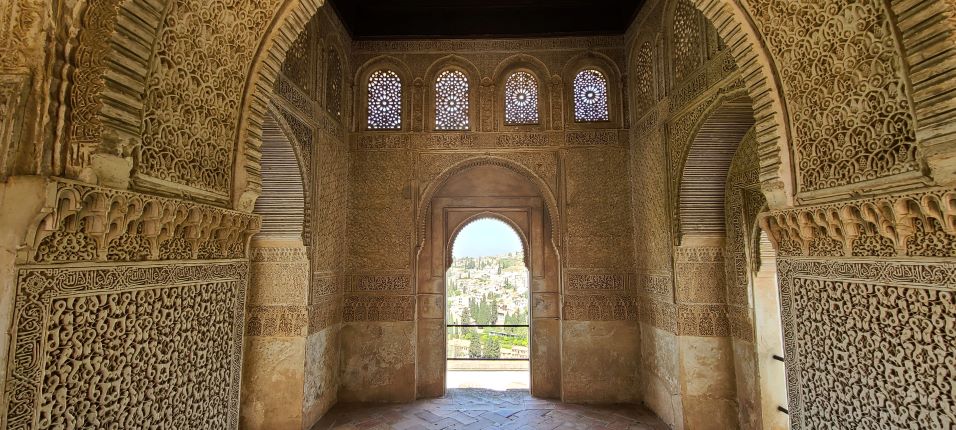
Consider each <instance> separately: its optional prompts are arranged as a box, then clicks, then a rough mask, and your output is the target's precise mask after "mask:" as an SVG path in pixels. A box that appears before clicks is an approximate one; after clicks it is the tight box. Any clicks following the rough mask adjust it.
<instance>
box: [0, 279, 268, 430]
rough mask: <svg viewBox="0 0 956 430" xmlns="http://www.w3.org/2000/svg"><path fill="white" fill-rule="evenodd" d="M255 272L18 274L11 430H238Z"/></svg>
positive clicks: (9, 408)
mask: <svg viewBox="0 0 956 430" xmlns="http://www.w3.org/2000/svg"><path fill="white" fill-rule="evenodd" d="M248 270H249V267H248V265H247V264H246V263H240V262H223V263H219V264H208V263H201V264H197V263H181V264H175V265H167V264H148V265H143V264H137V265H126V266H115V265H114V266H111V267H104V266H97V267H93V266H75V267H68V266H59V267H57V268H49V267H46V268H34V269H24V270H21V271H20V273H19V279H18V286H17V303H16V308H15V310H14V325H15V327H16V329H15V336H14V338H13V339H12V341H13V344H14V348H13V352H12V357H15V358H13V359H11V363H12V365H11V368H10V372H11V376H10V379H8V381H7V384H8V386H7V388H8V390H9V391H8V393H9V394H10V395H9V396H7V398H6V402H7V404H6V405H5V406H6V411H7V416H6V425H7V427H6V428H9V429H16V430H28V429H90V428H103V429H105V428H141V429H159V428H183V429H185V428H204V429H205V428H208V429H216V430H226V429H234V428H237V426H238V415H237V412H238V402H239V377H240V367H241V346H242V312H243V309H244V308H245V302H244V298H245V286H246V274H247V273H248Z"/></svg>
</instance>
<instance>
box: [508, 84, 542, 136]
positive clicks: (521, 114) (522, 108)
mask: <svg viewBox="0 0 956 430" xmlns="http://www.w3.org/2000/svg"><path fill="white" fill-rule="evenodd" d="M504 90H505V94H504V99H505V100H504V101H505V124H507V125H527V124H537V123H538V122H539V115H538V80H537V79H536V78H535V77H534V75H532V74H530V73H528V72H520V71H519V72H514V73H512V74H511V76H508V79H507V80H505V88H504Z"/></svg>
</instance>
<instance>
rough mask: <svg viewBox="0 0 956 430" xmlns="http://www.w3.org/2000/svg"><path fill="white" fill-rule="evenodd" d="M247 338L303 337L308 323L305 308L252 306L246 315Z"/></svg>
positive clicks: (307, 314) (307, 312)
mask: <svg viewBox="0 0 956 430" xmlns="http://www.w3.org/2000/svg"><path fill="white" fill-rule="evenodd" d="M246 319H247V322H246V335H247V336H276V337H293V336H305V335H306V331H305V329H306V328H307V327H308V323H309V308H308V307H307V306H253V307H250V308H249V310H248V313H247V317H246Z"/></svg>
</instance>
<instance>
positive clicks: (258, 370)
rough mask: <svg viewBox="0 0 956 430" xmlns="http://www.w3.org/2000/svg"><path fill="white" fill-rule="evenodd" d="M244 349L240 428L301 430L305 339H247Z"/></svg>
mask: <svg viewBox="0 0 956 430" xmlns="http://www.w3.org/2000/svg"><path fill="white" fill-rule="evenodd" d="M245 349H246V351H245V355H246V363H249V365H248V366H247V368H246V371H245V373H244V375H243V381H242V382H243V384H242V385H243V387H244V390H243V393H242V402H241V404H240V411H241V419H240V426H241V427H242V428H247V429H266V428H274V429H301V428H302V424H303V420H302V409H301V405H302V401H303V391H302V390H301V389H298V388H300V387H302V386H303V380H304V378H305V374H304V367H303V366H302V363H303V362H304V359H305V353H306V351H305V350H306V345H305V339H303V338H300V337H293V338H273V337H267V338H260V337H250V338H248V339H247V340H246V348H245ZM289 387H292V389H289Z"/></svg>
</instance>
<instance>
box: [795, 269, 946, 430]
mask: <svg viewBox="0 0 956 430" xmlns="http://www.w3.org/2000/svg"><path fill="white" fill-rule="evenodd" d="M933 270H935V271H937V272H940V273H943V272H944V269H943V268H935V269H933ZM872 272H877V271H876V270H872ZM792 282H793V285H792V288H791V289H790V292H789V293H790V294H792V297H793V299H792V300H793V313H794V315H799V316H800V321H799V324H794V325H793V329H794V331H795V333H792V336H794V338H793V339H792V342H794V343H795V346H796V349H797V350H798V351H799V353H798V354H797V355H796V361H797V363H796V364H797V366H798V367H797V368H798V369H799V373H800V375H801V377H802V383H801V384H800V385H799V386H797V387H791V389H798V390H799V394H800V396H801V397H802V400H803V404H802V416H803V424H804V426H803V428H807V429H835V428H871V429H877V428H884V429H888V428H916V427H918V428H927V429H930V428H933V429H944V428H952V426H953V424H954V422H956V420H954V419H956V413H954V411H956V400H954V397H953V380H954V377H956V350H954V348H953V345H954V344H956V331H954V330H953V329H952V321H953V320H954V319H956V294H954V293H953V291H939V290H934V289H919V288H904V287H897V286H882V285H877V284H873V283H865V282H849V281H831V280H826V279H807V278H803V277H797V278H795V279H793V281H792ZM787 355H788V356H789V355H790V352H789V351H788V353H787ZM788 358H789V357H788ZM791 397H792V396H791ZM838 417H839V418H838ZM835 420H836V421H839V424H837V423H836V422H835ZM917 423H918V424H917ZM914 426H915V427H914Z"/></svg>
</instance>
